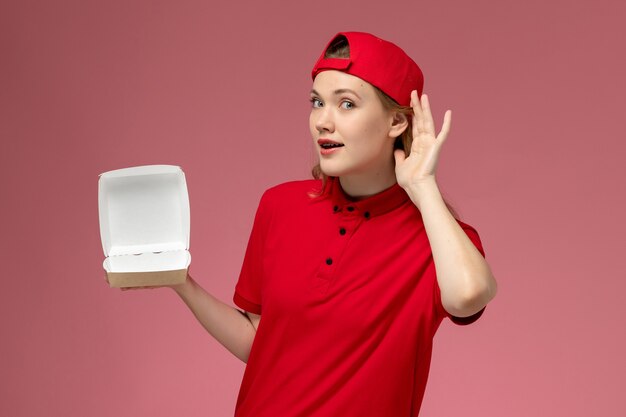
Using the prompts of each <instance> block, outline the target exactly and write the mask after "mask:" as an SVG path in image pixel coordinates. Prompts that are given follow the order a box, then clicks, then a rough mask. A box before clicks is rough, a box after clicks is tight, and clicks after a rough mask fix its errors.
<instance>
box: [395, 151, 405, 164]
mask: <svg viewBox="0 0 626 417" xmlns="http://www.w3.org/2000/svg"><path fill="white" fill-rule="evenodd" d="M393 157H394V158H395V160H396V166H398V164H401V163H402V162H404V160H405V159H406V156H404V150H402V149H396V150H395V151H393Z"/></svg>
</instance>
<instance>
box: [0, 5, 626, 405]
mask: <svg viewBox="0 0 626 417" xmlns="http://www.w3.org/2000/svg"><path fill="white" fill-rule="evenodd" d="M216 3H217V2H207V1H199V0H198V1H179V2H174V1H172V2H166V1H143V2H140V1H126V0H124V1H122V0H115V1H101V2H90V1H83V0H80V1H79V0H74V1H56V2H48V1H39V2H33V1H13V2H11V1H3V2H2V3H1V5H0V49H1V51H0V65H1V66H0V77H1V89H0V137H1V140H2V147H1V152H0V163H1V166H0V169H1V170H2V172H1V175H0V185H1V195H2V206H1V210H2V213H1V217H0V219H1V220H0V221H1V222H2V224H1V227H2V229H1V230H2V239H1V241H0V242H1V243H0V244H1V245H2V246H1V248H0V250H1V251H0V253H1V256H2V262H1V265H2V266H1V268H2V269H1V270H0V277H1V279H2V281H3V285H2V291H1V292H0V329H2V342H1V343H0V378H1V386H0V415H3V416H54V415H57V416H96V417H97V416H113V415H116V416H175V415H184V416H229V415H232V411H233V408H234V404H235V400H236V396H237V392H238V388H239V383H240V381H241V377H242V375H243V371H244V366H245V365H244V363H242V362H241V361H239V360H238V359H237V358H235V357H234V356H233V355H231V354H230V353H229V352H228V351H226V350H225V349H224V348H223V347H222V346H221V345H220V344H219V343H218V342H216V341H215V340H214V339H213V338H212V337H211V336H210V335H208V334H207V333H206V332H205V331H204V330H203V329H202V328H201V327H200V325H199V324H197V322H196V321H195V319H194V317H193V316H192V315H191V313H190V312H189V311H188V310H187V309H186V307H185V306H184V304H183V303H182V302H181V301H180V300H179V299H178V298H177V297H176V296H175V294H174V293H173V292H171V291H170V290H166V289H160V290H153V291H134V292H121V291H118V290H114V289H110V288H108V287H107V285H106V284H105V282H104V280H103V271H102V266H101V265H102V261H103V259H104V255H103V253H102V247H101V244H100V236H99V227H98V211H97V180H98V174H99V173H101V172H104V171H108V170H112V169H117V168H122V167H127V166H134V165H144V164H160V163H164V164H175V165H180V166H181V167H182V168H183V169H184V171H185V173H186V175H187V181H188V187H189V193H190V200H191V216H192V222H191V223H192V233H191V252H192V255H193V261H192V268H191V272H192V274H193V275H194V276H195V277H196V279H197V280H198V281H199V282H200V283H201V284H202V285H203V286H204V287H205V288H206V289H207V290H208V291H209V292H211V293H212V294H214V295H215V296H217V297H218V298H220V299H222V300H224V301H226V302H228V303H230V304H231V305H232V301H231V297H232V292H233V288H234V285H235V282H236V279H237V276H238V273H239V268H240V266H241V260H242V257H243V252H244V249H245V244H246V242H247V238H248V233H249V230H250V227H251V224H252V219H253V215H254V211H255V209H256V204H257V202H258V199H259V197H260V195H261V193H262V191H263V190H264V189H265V188H267V187H269V186H271V185H274V184H277V183H279V182H283V181H286V180H292V179H301V178H307V177H308V175H309V168H310V166H311V165H312V162H313V151H312V146H311V144H310V142H311V141H310V139H309V133H308V127H307V120H308V108H309V103H308V91H309V88H310V78H309V72H310V69H311V66H312V64H313V62H314V61H315V59H316V58H317V56H318V54H319V53H320V51H321V48H322V47H323V45H325V43H326V42H327V41H328V39H329V38H330V37H331V36H332V35H333V34H334V33H335V32H337V31H339V30H363V31H371V32H374V33H376V34H378V35H379V36H381V37H383V38H387V39H389V40H392V41H394V42H396V43H398V44H399V45H400V46H402V47H403V48H404V49H405V50H406V51H407V52H408V53H409V55H411V56H413V57H414V58H415V59H416V61H417V62H418V63H419V64H420V65H421V66H422V68H423V70H424V72H425V75H426V85H425V90H426V91H427V92H428V93H429V95H430V98H431V100H432V102H433V107H434V110H435V114H436V118H437V125H438V126H440V124H441V120H442V117H443V112H444V110H445V109H446V108H451V109H452V110H453V130H452V135H451V137H450V138H449V140H448V142H447V144H446V147H445V148H444V152H443V154H442V159H441V162H440V166H439V174H438V179H439V183H440V185H441V188H442V189H443V190H444V193H445V196H446V197H447V198H448V199H449V200H450V202H452V203H453V205H455V207H456V208H458V209H459V211H460V213H461V216H462V218H463V219H464V220H465V221H466V222H468V223H470V224H472V225H474V226H475V227H476V228H477V229H478V231H479V233H480V235H481V237H482V240H483V242H484V245H485V249H486V252H487V259H488V261H489V262H490V264H491V266H492V269H493V271H494V273H495V275H496V278H497V279H498V281H499V290H500V291H499V294H498V297H497V298H496V299H495V300H494V301H493V302H492V304H491V305H490V306H489V307H488V309H487V313H486V314H485V316H484V317H483V319H481V320H480V321H479V323H477V324H476V325H473V326H470V327H467V328H458V327H455V326H453V325H452V324H451V323H450V322H445V323H444V324H443V325H442V328H441V330H440V332H439V334H438V335H437V337H436V340H435V353H434V357H433V364H432V368H431V379H430V382H429V385H428V388H427V391H426V398H425V401H424V406H423V409H422V414H421V415H422V416H452V415H464V416H508V417H517V416H520V417H522V416H523V417H527V416H569V417H575V416H581V417H582V416H585V417H587V416H593V415H595V416H623V415H626V400H625V396H624V394H623V389H624V377H625V376H626V366H625V360H624V352H625V351H626V340H625V332H624V328H625V327H626V326H625V323H624V318H623V317H624V316H623V311H624V308H623V305H624V304H623V301H622V300H623V299H624V293H625V291H626V279H625V278H626V274H625V272H624V263H623V260H624V249H625V246H626V245H625V244H624V236H625V235H626V227H625V222H624V220H623V218H622V213H623V212H624V211H625V210H626V199H625V194H624V188H625V187H624V179H625V178H626V175H625V174H626V172H625V171H626V169H625V164H624V162H623V159H624V155H625V152H626V145H624V143H625V137H624V128H623V123H624V111H625V106H624V97H625V96H626V85H625V81H624V80H625V78H624V74H626V63H625V59H624V52H623V50H624V49H623V48H624V39H625V38H626V33H625V31H624V30H623V29H620V28H619V27H620V26H621V27H622V28H623V22H624V20H626V10H625V6H624V2H622V1H619V0H615V1H609V0H594V1H591V0H581V1H576V2H573V1H565V0H561V1H545V0H544V1H540V0H531V1H528V0H527V1H485V0H475V1H471V2H470V1H436V2H423V1H416V0H414V1H410V2H408V1H407V2H405V1H395V2H381V1H363V0H361V1H345V2H339V1H336V0H333V1H322V0H318V1H315V2H307V3H306V4H305V3H304V2H297V1H282V2H281V1H277V0H268V1H264V2H260V1H255V2H253V1H250V2H248V3H244V2H231V3H227V2H224V3H223V4H216Z"/></svg>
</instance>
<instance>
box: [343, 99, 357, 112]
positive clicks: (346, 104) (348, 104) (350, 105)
mask: <svg viewBox="0 0 626 417" xmlns="http://www.w3.org/2000/svg"><path fill="white" fill-rule="evenodd" d="M341 108H342V109H345V110H350V109H353V108H354V103H353V102H351V101H349V100H344V101H342V102H341Z"/></svg>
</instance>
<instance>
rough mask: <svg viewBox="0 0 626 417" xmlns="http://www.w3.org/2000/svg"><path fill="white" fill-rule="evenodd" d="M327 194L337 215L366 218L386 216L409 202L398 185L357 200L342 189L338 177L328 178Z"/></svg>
mask: <svg viewBox="0 0 626 417" xmlns="http://www.w3.org/2000/svg"><path fill="white" fill-rule="evenodd" d="M326 192H327V194H328V196H329V197H330V199H331V201H332V203H333V211H334V212H335V213H340V212H343V213H344V214H350V213H354V214H357V215H362V216H364V217H365V218H371V217H374V216H380V215H381V214H385V213H387V212H389V211H392V210H393V209H395V208H397V207H400V206H401V205H402V204H404V203H405V202H406V201H407V200H409V196H408V195H407V193H406V191H404V189H403V188H402V187H400V185H398V183H395V184H393V185H392V186H391V187H389V188H387V189H386V190H384V191H381V192H380V193H378V194H374V195H372V196H369V197H366V198H364V199H361V200H355V199H353V198H352V197H350V196H349V195H347V194H346V193H345V191H344V190H343V189H342V188H341V183H340V182H339V178H337V177H328V184H327V186H326Z"/></svg>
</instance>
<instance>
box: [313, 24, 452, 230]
mask: <svg viewBox="0 0 626 417" xmlns="http://www.w3.org/2000/svg"><path fill="white" fill-rule="evenodd" d="M324 57H325V58H349V57H350V45H349V44H348V40H347V39H346V38H345V37H344V36H338V37H337V38H335V40H333V42H332V43H331V44H330V45H329V46H328V49H326V53H325V54H324ZM372 87H374V90H375V91H376V95H377V96H378V98H379V99H380V101H381V103H382V104H383V107H384V108H385V110H388V111H391V112H397V113H401V114H404V115H406V116H407V121H408V126H407V128H406V129H405V130H404V132H402V133H401V134H400V136H398V137H397V138H396V140H395V142H394V144H393V148H394V149H402V150H403V151H404V156H406V157H408V156H409V155H410V154H411V146H412V145H413V118H412V116H413V109H412V108H411V107H410V106H401V105H400V104H398V103H397V102H396V101H395V100H394V99H392V98H391V97H389V96H388V95H387V94H385V93H384V92H383V91H382V90H381V89H379V88H378V87H376V86H372ZM311 174H312V175H313V178H315V179H321V180H322V188H321V190H320V191H319V193H311V196H313V197H315V196H320V195H321V194H323V192H324V189H325V188H326V184H327V181H328V176H327V175H326V174H324V173H323V172H322V168H321V166H320V164H319V162H318V163H317V164H316V165H315V166H314V167H313V168H312V169H311ZM443 202H444V203H445V205H446V207H447V208H448V210H449V211H450V213H451V214H452V215H453V216H454V218H456V219H460V218H459V215H458V213H457V212H456V210H455V209H454V207H453V206H452V205H451V204H450V203H448V202H447V201H446V199H445V198H444V199H443Z"/></svg>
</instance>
